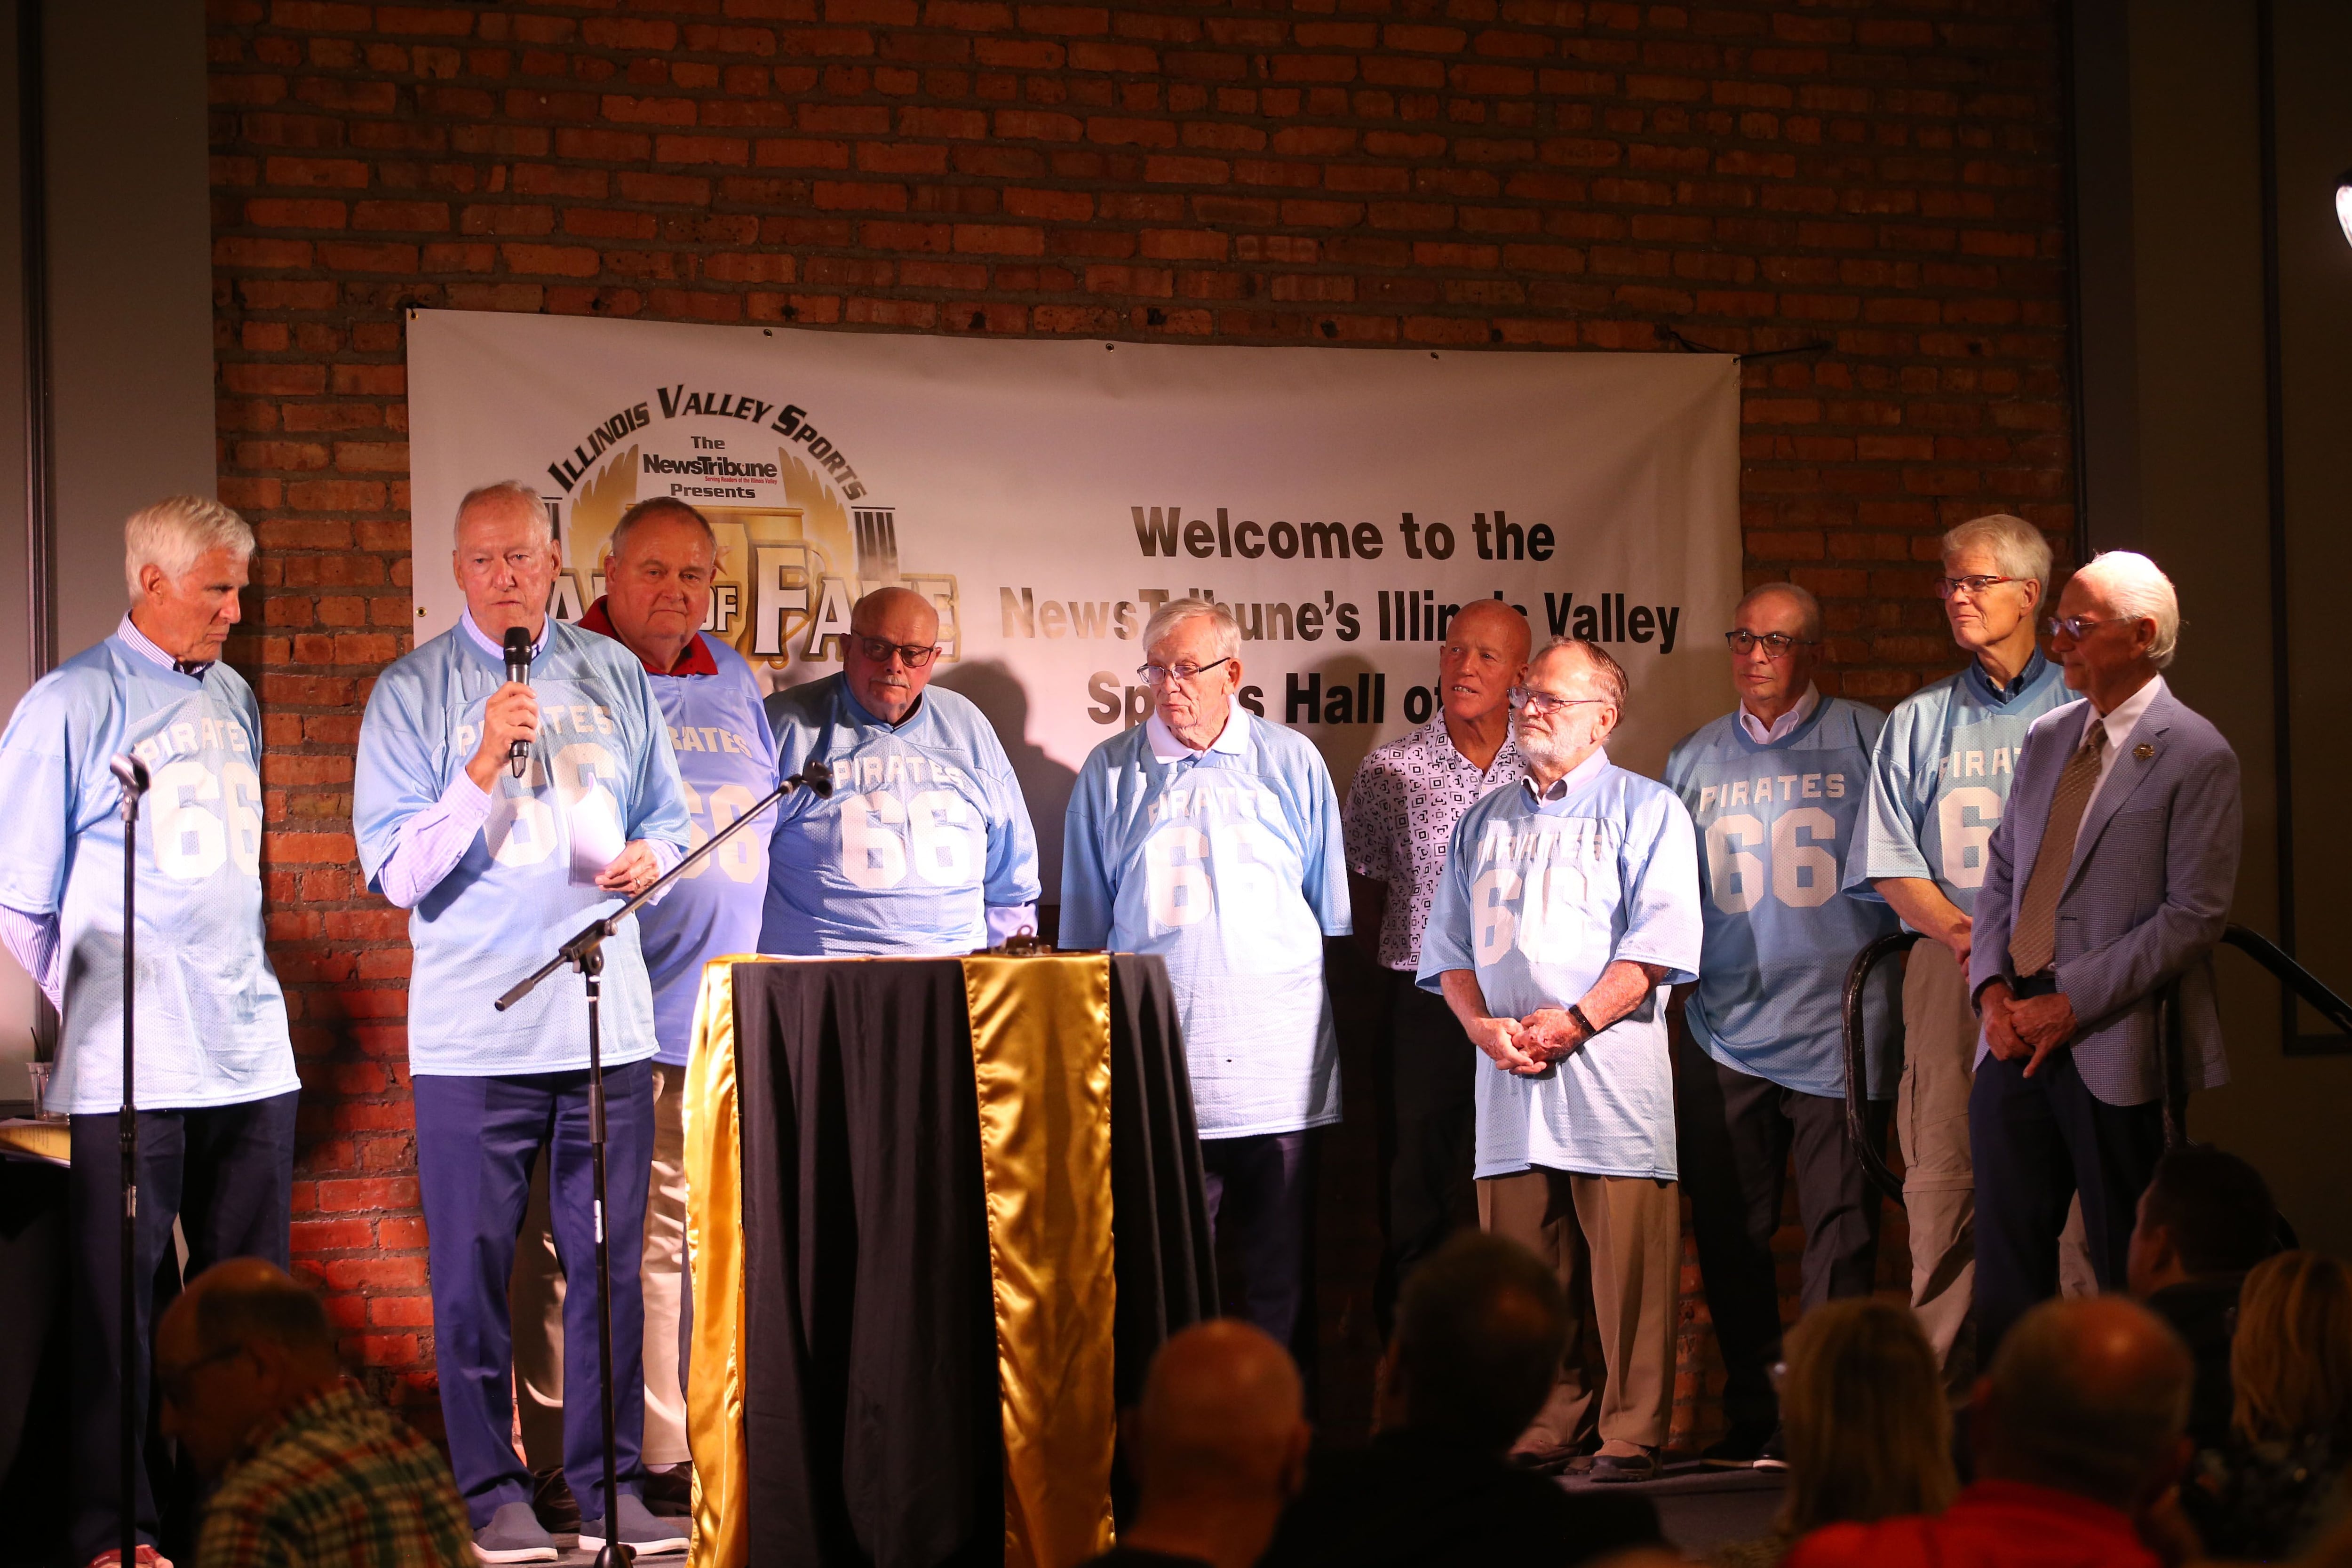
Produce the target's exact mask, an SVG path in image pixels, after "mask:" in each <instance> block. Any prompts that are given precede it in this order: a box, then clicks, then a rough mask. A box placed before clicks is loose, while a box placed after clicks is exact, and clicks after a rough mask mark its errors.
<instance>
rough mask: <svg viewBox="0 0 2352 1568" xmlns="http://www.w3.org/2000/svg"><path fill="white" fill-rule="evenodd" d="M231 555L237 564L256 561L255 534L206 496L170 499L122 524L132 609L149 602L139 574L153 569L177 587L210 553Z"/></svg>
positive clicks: (125, 574) (143, 509) (125, 573)
mask: <svg viewBox="0 0 2352 1568" xmlns="http://www.w3.org/2000/svg"><path fill="white" fill-rule="evenodd" d="M211 550H228V551H234V552H236V556H237V559H239V560H241V561H243V560H250V559H251V558H252V555H253V530H252V528H251V527H249V526H248V525H247V522H246V521H245V519H243V518H241V517H239V516H237V515H236V513H235V512H234V511H231V510H229V509H228V508H226V507H225V506H223V505H221V503H220V502H218V501H216V500H206V499H205V497H203V496H166V497H164V498H163V500H159V501H157V502H156V503H155V504H154V505H153V506H146V507H141V508H140V509H139V510H137V511H134V512H132V513H131V516H130V517H129V518H128V519H126V520H125V521H124V522H123V524H122V577H123V581H124V582H125V584H128V585H129V587H130V589H131V602H132V603H133V604H136V603H137V602H138V601H139V600H141V599H142V598H144V597H145V596H146V593H147V591H146V590H145V589H144V588H142V587H141V586H140V585H139V574H140V573H141V572H142V571H144V570H145V569H146V568H148V567H150V566H153V567H156V568H158V569H159V570H161V571H162V572H163V575H164V576H166V577H169V578H171V579H172V580H173V581H174V582H176V581H178V580H179V579H180V578H182V577H184V576H186V575H187V574H188V573H189V572H190V571H192V570H193V569H194V566H195V564H196V558H197V557H198V556H201V555H203V554H204V553H205V552H206V551H211Z"/></svg>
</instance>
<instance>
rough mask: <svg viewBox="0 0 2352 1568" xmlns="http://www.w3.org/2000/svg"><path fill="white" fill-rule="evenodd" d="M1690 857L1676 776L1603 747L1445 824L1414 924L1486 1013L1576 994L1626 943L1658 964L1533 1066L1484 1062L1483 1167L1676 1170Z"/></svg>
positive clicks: (1558, 1003) (1641, 958) (1631, 952)
mask: <svg viewBox="0 0 2352 1568" xmlns="http://www.w3.org/2000/svg"><path fill="white" fill-rule="evenodd" d="M1700 945H1701V934H1700V923H1699V904H1698V860H1697V854H1696V848H1695V847H1694V846H1693V843H1692V837H1691V820H1690V814H1689V813H1688V812H1686V811H1685V810H1684V809H1683V803H1682V802H1681V801H1679V800H1677V799H1675V795H1674V792H1673V791H1671V790H1669V789H1667V788H1666V787H1665V786H1664V785H1663V784H1657V783H1655V782H1654V781H1652V780H1650V779H1645V778H1643V777H1642V776H1640V775H1639V774H1637V773H1627V772H1626V771H1625V770H1624V769H1622V768H1620V767H1616V766H1614V765H1612V763H1610V761H1609V754H1608V753H1607V752H1594V753H1593V754H1592V755H1591V757H1589V758H1587V759H1586V760H1585V761H1584V762H1583V763H1581V764H1580V765H1579V766H1578V767H1577V768H1575V769H1574V770H1573V771H1572V772H1570V773H1568V774H1566V775H1565V776H1563V777H1561V778H1559V779H1556V780H1554V781H1553V783H1552V784H1551V787H1549V789H1546V790H1545V791H1543V792H1542V794H1541V795H1538V794H1537V792H1536V790H1535V787H1534V785H1533V784H1532V783H1531V782H1529V781H1528V780H1524V779H1523V780H1521V781H1520V782H1518V783H1517V784H1510V785H1508V786H1507V787H1505V788H1502V789H1498V790H1496V791H1495V792H1494V793H1493V794H1492V795H1487V796H1486V798H1485V799H1483V800H1481V801H1479V802H1478V804H1477V805H1474V806H1472V807H1471V808H1470V809H1469V811H1467V812H1466V813H1465V814H1464V816H1463V817H1462V820H1461V821H1460V822H1458V823H1456V824H1455V825H1454V841H1453V845H1452V847H1451V848H1450V850H1449V851H1448V853H1447V856H1446V862H1445V876H1444V880H1442V881H1441V882H1439V884H1438V888H1437V898H1436V900H1435V901H1434V903H1433V906H1432V908H1431V910H1430V916H1429V929H1428V930H1427V931H1425V932H1424V933H1423V936H1422V939H1421V972H1420V983H1421V985H1422V987H1423V989H1424V990H1429V991H1434V992H1438V993H1439V994H1443V993H1444V985H1443V983H1442V982H1441V981H1440V979H1439V976H1441V975H1443V974H1444V973H1445V972H1446V971H1448V970H1453V969H1467V970H1471V971H1474V972H1475V973H1476V975H1477V977H1478V988H1479V991H1480V993H1481V994H1483V995H1484V996H1485V997H1486V1012H1487V1015H1488V1016H1490V1017H1496V1018H1524V1017H1526V1016H1528V1014H1530V1013H1534V1012H1538V1011H1540V1010H1541V1009H1543V1008H1546V1007H1566V1006H1568V1005H1570V1004H1571V1003H1575V1002H1580V1001H1581V1000H1582V999H1583V997H1584V994H1585V993H1586V992H1588V991H1590V990H1591V989H1592V986H1593V984H1594V983H1595V982H1596V981H1598V980H1599V979H1600V978H1601V971H1603V970H1605V969H1607V968H1608V967H1609V965H1610V964H1611V963H1612V962H1614V961H1616V960H1619V959H1623V960H1625V961H1626V962H1628V963H1648V964H1656V965H1658V966H1660V967H1661V968H1663V969H1664V970H1665V971H1666V974H1665V978H1664V980H1663V981H1661V982H1660V983H1659V984H1658V986H1657V988H1656V989H1655V990H1654V992H1653V993H1652V994H1651V995H1650V997H1649V998H1648V999H1647V1000H1645V1001H1644V1002H1643V1004H1642V1005H1640V1006H1639V1007H1637V1008H1635V1009H1634V1010H1633V1013H1632V1014H1630V1015H1628V1016H1625V1017H1623V1018H1621V1019H1619V1020H1618V1021H1617V1022H1616V1023H1614V1024H1612V1025H1611V1026H1609V1027H1607V1028H1605V1029H1603V1030H1601V1033H1600V1034H1598V1035H1596V1036H1594V1037H1592V1038H1591V1039H1590V1040H1587V1041H1586V1042H1584V1044H1582V1045H1581V1046H1580V1047H1577V1048H1576V1049H1575V1050H1574V1051H1572V1052H1570V1054H1569V1055H1568V1056H1567V1057H1566V1058H1562V1059H1561V1060H1559V1062H1556V1063H1554V1064H1552V1065H1551V1066H1549V1067H1548V1068H1545V1069H1544V1070H1543V1071H1542V1072H1541V1073H1538V1074H1537V1075H1536V1076H1534V1077H1532V1078H1520V1077H1517V1076H1515V1075H1512V1074H1508V1073H1503V1072H1498V1071H1496V1069H1495V1068H1494V1067H1493V1065H1492V1064H1490V1063H1488V1062H1487V1061H1486V1060H1485V1058H1481V1057H1478V1056H1475V1055H1473V1054H1471V1053H1468V1052H1465V1058H1464V1061H1463V1064H1462V1066H1463V1070H1464V1071H1465V1072H1474V1071H1475V1073H1476V1074H1477V1109H1478V1163H1477V1171H1476V1173H1477V1174H1478V1175H1479V1176H1481V1177H1485V1176H1507V1175H1510V1174H1511V1173H1514V1172H1517V1171H1524V1170H1526V1169H1528V1167H1529V1166H1531V1165H1533V1166H1540V1167H1542V1168H1544V1169H1546V1170H1552V1171H1567V1172H1571V1173H1576V1174H1579V1175H1587V1176H1643V1177H1649V1178H1651V1179H1654V1180H1658V1181H1672V1180H1674V1179H1675V1172H1676V1169H1677V1167H1676V1164H1675V1084H1674V1068H1673V1064H1672V1062H1671V1061H1670V1059H1669V1058H1668V1055H1667V1043H1666V994H1667V991H1668V989H1669V988H1670V987H1671V986H1674V985H1675V984H1680V983H1682V982H1684V981H1687V980H1694V979H1696V978H1697V976H1698V963H1699V949H1700Z"/></svg>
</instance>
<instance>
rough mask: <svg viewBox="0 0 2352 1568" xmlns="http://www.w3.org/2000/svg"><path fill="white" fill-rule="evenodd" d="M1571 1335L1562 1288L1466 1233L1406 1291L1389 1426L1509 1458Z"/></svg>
mask: <svg viewBox="0 0 2352 1568" xmlns="http://www.w3.org/2000/svg"><path fill="white" fill-rule="evenodd" d="M1568 1328H1569V1322H1568V1304H1567V1301H1566V1300H1565V1298H1563V1297H1562V1296H1561V1294H1560V1289H1559V1280H1558V1279H1555V1278H1554V1277H1553V1275H1552V1271H1551V1270H1550V1269H1549V1268H1545V1267H1544V1266H1543V1264H1541V1263H1540V1262H1538V1261H1537V1259H1536V1257H1535V1254H1533V1253H1531V1252H1529V1251H1528V1249H1527V1248H1525V1247H1521V1246H1519V1245H1518V1244H1517V1243H1516V1242H1511V1241H1506V1240H1504V1239H1503V1238H1502V1237H1497V1236H1489V1235H1486V1234H1485V1233H1484V1232H1480V1231H1465V1232H1463V1233H1462V1234H1461V1235H1459V1236H1456V1237H1454V1239H1453V1240H1451V1241H1449V1242H1447V1243H1446V1244H1445V1245H1444V1247H1440V1248H1439V1249H1438V1250H1437V1252H1436V1253H1435V1254H1434V1255H1433V1256H1432V1257H1431V1258H1429V1259H1428V1261H1426V1262H1424V1263H1423V1264H1422V1265H1421V1267H1420V1268H1416V1269H1414V1270H1413V1272H1412V1279H1409V1280H1407V1281H1406V1282H1405V1288H1404V1293H1403V1296H1402V1298H1401V1299H1400V1300H1399V1301H1398V1302H1397V1322H1396V1337H1395V1338H1394V1339H1392V1340H1391V1341H1390V1342H1389V1352H1388V1363H1387V1365H1386V1366H1385V1367H1384V1368H1383V1369H1382V1370H1383V1373H1384V1376H1383V1378H1382V1394H1381V1426H1382V1428H1383V1429H1396V1428H1402V1429H1404V1430H1408V1431H1412V1432H1417V1433H1420V1434H1423V1435H1424V1436H1433V1437H1439V1438H1443V1439H1444V1440H1446V1441H1448V1442H1454V1443H1460V1444H1464V1445H1465V1446H1467V1447H1473V1448H1478V1449H1482V1450H1485V1451H1487V1452H1491V1453H1496V1454H1499V1453H1501V1452H1502V1451H1503V1450H1505V1449H1506V1448H1508V1447H1510V1446H1511V1444H1512V1443H1513V1442H1514V1441H1515V1440H1516V1439H1517V1437H1518V1436H1519V1434H1520V1433H1521V1432H1523V1431H1525V1430H1526V1429H1527V1426H1528V1422H1530V1421H1532V1420H1534V1419H1535V1415H1536V1412H1537V1411H1538V1410H1540V1409H1542V1408H1543V1403H1544V1400H1545V1399H1546V1398H1547V1397H1548V1396H1549V1394H1550V1393H1551V1384H1552V1376H1553V1373H1554V1371H1555V1369H1557V1368H1558V1367H1559V1357H1560V1352H1561V1350H1562V1348H1563V1347H1564V1346H1565V1345H1566V1344H1567V1342H1568Z"/></svg>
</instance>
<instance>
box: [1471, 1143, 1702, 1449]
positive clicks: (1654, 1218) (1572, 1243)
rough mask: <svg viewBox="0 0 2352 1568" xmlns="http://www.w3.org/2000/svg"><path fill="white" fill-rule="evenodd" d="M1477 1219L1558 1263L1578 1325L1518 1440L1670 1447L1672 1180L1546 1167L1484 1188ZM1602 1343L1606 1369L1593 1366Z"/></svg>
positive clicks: (1675, 1275) (1678, 1275)
mask: <svg viewBox="0 0 2352 1568" xmlns="http://www.w3.org/2000/svg"><path fill="white" fill-rule="evenodd" d="M1478 1223H1479V1225H1480V1226H1482V1227H1483V1228H1485V1229H1486V1230H1488V1231H1491V1232H1493V1233H1494V1234H1495V1235H1496V1236H1500V1237H1507V1238H1509V1239H1510V1240H1512V1241H1516V1242H1517V1243H1518V1244H1519V1245H1520V1246H1522V1247H1526V1248H1527V1249H1528V1251H1530V1252H1532V1253H1534V1254H1535V1255H1536V1256H1537V1257H1538V1258H1542V1259H1543V1260H1544V1261H1545V1262H1546V1263H1548V1264H1549V1265H1550V1266H1551V1268H1552V1270H1553V1272H1554V1273H1555V1274H1557V1275H1558V1276H1559V1283H1560V1288H1561V1289H1563V1290H1565V1291H1566V1292H1567V1295H1568V1302H1569V1310H1570V1312H1571V1313H1572V1314H1574V1317H1575V1327H1574V1328H1573V1329H1572V1330H1571V1331H1570V1334H1569V1341H1568V1351H1567V1353H1566V1354H1565V1355H1563V1356H1562V1357H1561V1358H1560V1365H1559V1378H1558V1380H1557V1381H1556V1382H1555V1383H1554V1384H1552V1392H1551V1398H1550V1399H1549V1401H1547V1402H1546V1403H1545V1405H1544V1407H1543V1409H1542V1410H1541V1411H1540V1412H1539V1413H1538V1415H1537V1416H1536V1418H1535V1420H1534V1421H1533V1422H1532V1423H1531V1424H1529V1426H1528V1429H1527V1431H1526V1433H1525V1434H1523V1435H1522V1436H1520V1438H1519V1441H1518V1444H1517V1447H1519V1448H1523V1449H1540V1448H1551V1447H1564V1446H1566V1445H1569V1444H1572V1443H1579V1442H1582V1441H1583V1440H1584V1439H1585V1438H1586V1437H1588V1436H1591V1435H1592V1434H1593V1433H1595V1432H1596V1431H1597V1432H1598V1433H1599V1435H1600V1437H1601V1452H1602V1453H1604V1454H1608V1455H1611V1456H1612V1457H1620V1456H1630V1455H1631V1454H1632V1453H1633V1451H1634V1450H1635V1449H1636V1448H1662V1447H1664V1446H1665V1441H1666V1426H1667V1424H1668V1422H1669V1421H1670V1420H1671V1419H1672V1416H1673V1414H1674V1399H1675V1343H1674V1327H1675V1299H1676V1297H1677V1296H1678V1294H1679V1293H1680V1291H1681V1289H1682V1268H1681V1265H1682V1203H1681V1197H1680V1194H1678V1193H1677V1192H1676V1191H1675V1184H1674V1183H1672V1182H1656V1181H1651V1180H1648V1179H1646V1178H1643V1177H1636V1176H1579V1175H1573V1174H1570V1173H1568V1172H1565V1171H1549V1170H1544V1169H1542V1168H1540V1167H1538V1168H1537V1169H1534V1170H1528V1171H1522V1172H1520V1173H1517V1175H1510V1176H1494V1177H1489V1178H1488V1179H1486V1181H1482V1182H1480V1183H1479V1184H1478ZM1595 1342H1598V1349H1599V1352H1600V1354H1599V1360H1600V1362H1601V1369H1602V1370H1601V1375H1600V1377H1599V1378H1598V1379H1594V1378H1593V1377H1592V1376H1591V1369H1590V1366H1589V1363H1590V1362H1591V1360H1592V1359H1593V1357H1592V1355H1591V1350H1592V1349H1593V1347H1594V1344H1595Z"/></svg>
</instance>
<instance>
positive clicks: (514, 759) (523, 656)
mask: <svg viewBox="0 0 2352 1568" xmlns="http://www.w3.org/2000/svg"><path fill="white" fill-rule="evenodd" d="M506 654H507V679H509V681H515V682H519V683H521V684H524V685H528V684H530V633H529V632H527V631H525V630H523V629H522V628H521V627H520V626H509V627H508V628H507V640H506ZM507 761H508V762H509V763H511V764H512V765H513V768H514V776H515V777H517V778H520V777H522V773H523V769H525V768H526V767H528V766H530V742H526V741H517V742H514V744H513V745H511V746H509V747H508V748H507Z"/></svg>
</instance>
